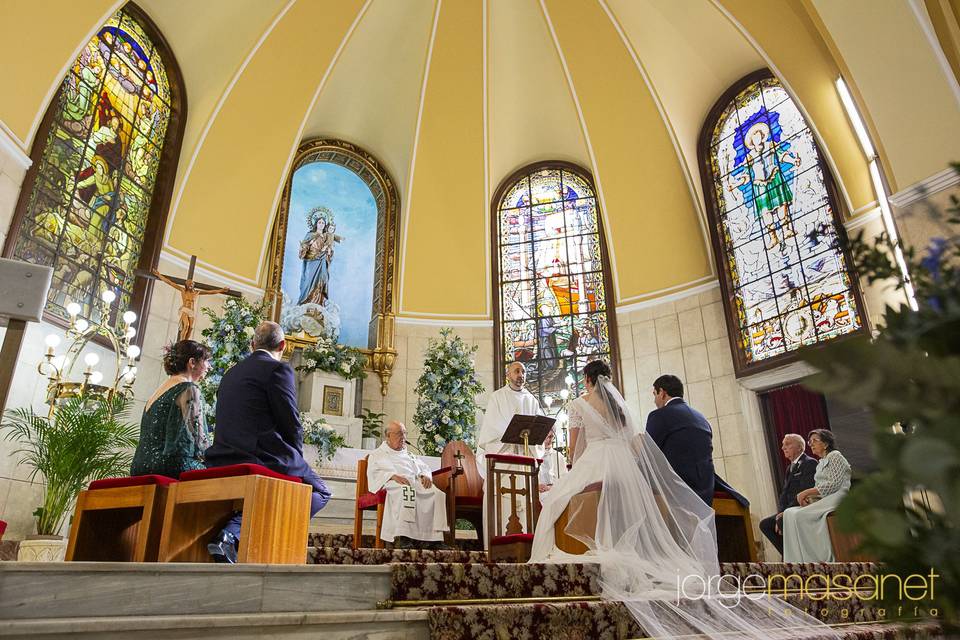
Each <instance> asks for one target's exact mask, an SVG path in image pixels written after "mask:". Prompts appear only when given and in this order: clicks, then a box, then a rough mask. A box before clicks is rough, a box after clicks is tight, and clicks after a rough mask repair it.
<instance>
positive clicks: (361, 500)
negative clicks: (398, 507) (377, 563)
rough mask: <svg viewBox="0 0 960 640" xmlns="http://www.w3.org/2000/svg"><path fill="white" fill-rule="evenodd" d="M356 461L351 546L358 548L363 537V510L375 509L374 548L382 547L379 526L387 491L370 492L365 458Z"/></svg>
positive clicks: (381, 521)
mask: <svg viewBox="0 0 960 640" xmlns="http://www.w3.org/2000/svg"><path fill="white" fill-rule="evenodd" d="M369 457H370V456H365V457H364V458H362V459H361V460H358V461H357V501H356V503H355V504H354V507H353V548H354V549H359V548H360V547H361V546H362V545H361V541H362V539H363V512H364V511H370V510H373V509H376V511H377V530H376V539H375V542H374V543H373V548H374V549H383V540H381V539H380V528H381V527H382V526H383V508H384V505H385V504H386V502H387V491H386V489H381V490H380V491H377V492H376V493H371V492H370V488H369V486H368V485H367V458H369Z"/></svg>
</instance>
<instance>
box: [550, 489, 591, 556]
mask: <svg viewBox="0 0 960 640" xmlns="http://www.w3.org/2000/svg"><path fill="white" fill-rule="evenodd" d="M602 491H603V483H602V482H594V483H593V484H590V485H587V486H586V487H584V489H583V491H581V492H580V493H578V494H576V495H575V496H573V497H571V498H570V502H569V503H568V504H567V507H566V509H564V510H563V513H561V514H560V517H559V518H557V522H556V524H554V526H553V537H554V542H555V544H556V545H557V548H558V549H560V551H565V552H566V553H571V554H574V555H582V554H584V553H586V552H587V551H588V548H587V545H585V544H583V543H582V542H580V540H578V539H577V538H575V537H574V536H572V535H570V534H579V535H582V536H588V537H590V538H593V537H594V536H595V535H596V532H597V509H598V507H599V506H600V494H601V493H602ZM574 514H576V525H575V526H574V527H573V528H570V517H571V516H572V515H574ZM568 528H569V529H570V530H569V531H568Z"/></svg>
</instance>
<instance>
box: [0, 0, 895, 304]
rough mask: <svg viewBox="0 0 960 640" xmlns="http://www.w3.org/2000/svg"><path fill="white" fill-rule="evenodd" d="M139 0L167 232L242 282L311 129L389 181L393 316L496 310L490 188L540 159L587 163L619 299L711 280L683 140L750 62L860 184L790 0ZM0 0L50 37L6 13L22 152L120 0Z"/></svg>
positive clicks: (865, 192) (691, 143)
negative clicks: (175, 68)
mask: <svg viewBox="0 0 960 640" xmlns="http://www.w3.org/2000/svg"><path fill="white" fill-rule="evenodd" d="M138 4H139V5H140V7H141V8H142V9H143V10H144V12H145V13H146V14H147V15H149V16H150V17H151V19H152V20H153V21H154V22H155V23H156V24H157V26H158V27H159V29H160V30H161V32H162V33H163V34H164V36H165V37H166V39H167V40H168V42H169V44H170V46H171V49H172V50H173V52H174V54H175V55H176V57H177V60H178V62H179V65H180V68H181V71H182V74H183V77H184V82H185V85H186V93H187V105H188V112H187V114H188V115H187V122H186V130H185V134H184V141H183V148H182V153H181V158H180V163H179V166H178V175H177V181H176V184H175V187H174V192H173V199H172V204H171V210H170V213H169V218H168V227H167V230H166V236H165V244H164V247H165V250H166V251H168V252H169V253H170V254H173V255H175V256H180V257H188V256H190V255H192V254H196V255H198V256H199V257H200V263H201V264H202V265H203V266H205V267H206V268H207V269H209V270H211V271H214V272H216V273H219V274H221V275H223V276H225V277H229V278H232V279H233V280H235V281H237V282H240V283H246V284H249V285H254V286H258V285H259V286H263V284H264V281H265V279H266V275H267V274H266V273H265V270H266V257H267V256H266V254H267V251H268V244H269V238H270V231H271V228H272V224H273V219H274V216H275V213H276V209H277V204H278V201H279V198H280V195H281V191H282V188H283V185H284V181H285V178H286V176H287V173H288V170H289V166H290V163H291V161H292V158H293V154H294V152H295V151H296V149H297V147H298V145H299V144H300V143H301V141H303V140H304V139H307V138H311V137H317V136H323V137H326V138H338V139H342V140H346V141H348V142H351V143H353V144H356V145H358V146H360V147H362V148H364V149H366V150H367V151H369V152H370V153H372V154H373V155H374V156H376V157H377V158H378V159H379V160H380V161H381V163H382V164H383V165H384V166H385V167H386V169H387V170H388V171H389V172H390V174H391V176H392V178H393V179H394V181H395V182H396V184H397V185H398V189H399V192H400V199H401V211H400V227H401V237H400V284H399V286H400V307H399V312H400V314H401V315H405V316H413V317H424V318H449V319H457V318H459V319H468V320H469V319H486V318H489V317H490V313H491V308H490V307H491V304H490V301H491V291H490V287H491V282H490V273H489V271H490V257H489V256H490V249H491V248H490V237H489V236H490V232H489V229H490V215H491V214H490V199H491V197H492V195H493V193H494V192H495V191H496V189H497V187H498V185H499V184H500V183H501V182H502V181H503V180H504V179H505V178H506V177H507V176H509V175H510V174H512V173H513V172H514V171H516V170H517V169H519V168H521V167H523V166H525V165H527V164H530V163H533V162H537V161H543V160H562V161H568V162H573V163H576V164H579V165H581V166H583V167H584V168H586V169H587V170H589V171H590V172H591V173H592V174H593V176H594V179H595V182H596V185H597V189H598V195H599V197H600V203H601V206H602V210H603V216H604V223H605V231H606V233H607V239H608V246H609V248H610V257H611V262H612V265H611V266H612V268H613V277H614V283H615V290H616V291H615V294H616V300H617V304H618V305H625V304H630V303H632V302H638V301H643V300H646V299H650V298H652V297H656V296H659V295H663V294H666V293H671V292H677V291H682V290H683V289H686V288H690V287H694V286H696V285H698V284H702V283H705V282H709V281H710V280H712V279H713V278H714V277H715V274H714V273H713V271H714V268H713V259H712V257H711V254H710V248H709V242H708V240H707V234H706V221H705V218H704V212H703V206H702V189H701V186H700V177H699V169H698V164H697V156H696V145H697V139H698V136H699V132H700V128H701V126H702V123H703V121H704V119H705V117H706V116H707V113H708V111H709V109H710V108H711V106H712V105H713V103H714V102H715V101H716V100H717V99H718V97H719V96H720V95H721V94H722V93H723V92H724V91H725V90H726V89H727V88H728V87H729V86H730V85H731V84H732V83H733V82H735V81H736V80H737V79H739V78H741V77H742V76H744V75H746V74H747V73H749V72H751V71H753V70H756V69H759V68H761V67H765V66H768V67H770V68H771V69H773V70H774V72H775V73H777V74H778V75H779V76H780V77H781V79H782V80H783V81H784V83H785V85H786V86H787V87H788V89H789V90H790V91H791V92H792V93H793V94H794V96H795V97H796V98H797V100H798V102H799V103H800V105H801V106H802V108H803V109H804V111H805V112H806V114H807V116H808V118H810V120H811V124H812V125H813V127H814V129H815V130H816V132H817V134H818V136H819V137H820V139H821V142H822V143H823V144H824V148H825V154H826V156H827V158H828V161H829V163H830V164H831V168H832V169H833V171H834V172H835V173H836V174H837V177H838V181H839V183H840V185H841V189H842V192H843V196H844V199H845V200H846V204H847V207H848V208H849V209H850V211H859V210H863V209H866V208H868V207H869V205H870V204H871V201H872V200H873V196H872V193H871V191H870V182H869V178H868V176H867V174H866V168H865V163H864V162H863V159H862V156H860V155H858V153H859V151H858V148H857V146H856V140H855V138H854V136H853V133H852V131H851V129H850V126H849V124H848V122H847V120H846V118H845V116H844V113H843V111H842V107H841V105H840V102H839V100H838V98H837V96H836V93H835V91H834V90H833V81H834V80H835V78H836V77H837V75H838V73H839V68H838V66H837V63H836V62H835V56H834V55H832V54H831V51H830V50H829V48H828V46H827V45H826V44H825V43H824V40H823V38H822V37H821V35H820V34H819V33H818V31H817V25H816V24H814V22H813V21H812V20H811V19H810V16H809V3H805V2H803V3H802V2H800V1H799V0H769V1H766V2H754V1H749V0H722V1H721V0H717V1H708V0H684V1H679V2H675V1H670V2H667V1H664V0H204V2H192V1H188V0H141V1H140V2H139V3H138ZM8 5H9V6H10V11H9V12H8V17H9V18H11V20H7V21H5V22H7V24H8V25H9V24H10V22H11V21H12V22H13V24H30V23H35V22H36V20H37V17H38V15H40V14H41V13H43V12H45V11H46V12H47V15H52V14H53V13H56V14H57V19H56V20H54V21H53V22H54V23H55V24H54V27H55V29H54V30H53V31H52V32H51V34H50V35H49V37H47V38H45V40H46V41H47V42H48V43H50V44H48V45H46V46H44V47H36V46H32V45H31V42H32V41H31V36H30V34H29V32H24V31H23V30H17V29H14V28H10V27H9V26H4V27H0V36H2V37H0V56H2V59H4V60H6V61H9V60H11V59H17V56H21V55H22V53H17V52H18V51H20V52H22V51H23V50H25V48H26V49H29V50H30V51H31V56H32V60H31V64H30V65H26V64H9V63H4V65H2V67H0V83H3V84H4V85H5V86H8V83H14V84H15V86H18V87H21V90H20V91H19V92H18V94H17V96H16V98H15V99H14V98H11V97H9V96H7V97H4V98H2V99H0V120H2V122H3V123H4V125H5V128H6V129H7V131H8V133H9V134H10V137H12V138H13V139H14V140H16V141H19V142H22V144H23V146H24V148H25V149H27V148H28V145H29V144H30V142H31V139H32V137H33V135H34V134H35V132H36V128H37V125H38V123H39V120H40V118H41V117H42V114H43V112H44V110H45V109H46V106H47V105H48V104H49V100H50V97H51V96H52V95H53V92H54V91H55V90H56V87H57V86H58V85H59V81H60V78H62V77H63V73H64V72H65V70H66V69H67V67H68V65H69V64H70V62H71V59H72V56H75V55H76V53H77V51H78V50H79V48H80V47H81V46H82V45H83V43H84V42H85V41H86V39H87V38H89V36H90V34H92V33H93V32H94V31H95V29H96V28H97V27H98V26H99V24H100V23H102V22H103V20H105V19H106V17H107V16H109V15H110V14H111V13H112V12H113V11H115V10H116V9H117V8H119V7H120V6H122V3H119V2H107V1H104V0H88V1H87V2H84V3H73V2H55V1H52V0H47V1H40V2H29V3H28V2H13V3H5V7H7V6H8ZM804 7H808V9H807V10H805V9H804ZM5 11H7V9H6V8H5ZM786 33H789V38H786V37H785V36H784V34H786ZM879 146H880V148H881V151H882V149H883V148H882V144H881V145H879Z"/></svg>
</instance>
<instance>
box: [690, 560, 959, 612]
mask: <svg viewBox="0 0 960 640" xmlns="http://www.w3.org/2000/svg"><path fill="white" fill-rule="evenodd" d="M939 577H940V574H938V573H935V572H934V569H932V568H931V569H930V573H929V574H926V575H923V574H919V573H914V574H910V575H908V576H906V577H902V576H900V575H897V574H895V573H879V574H870V573H864V574H861V575H858V576H851V575H850V574H847V573H835V574H831V575H827V574H823V573H811V574H809V575H807V576H806V577H804V576H802V575H799V574H796V573H787V574H783V573H775V574H771V575H769V576H762V575H759V574H756V573H752V574H749V575H747V576H744V577H741V576H739V575H731V574H723V575H716V576H710V577H709V578H707V577H705V576H702V575H697V574H691V575H688V576H684V577H681V576H680V575H677V604H678V605H679V604H680V602H681V600H700V599H702V598H706V597H711V598H717V599H718V600H719V601H720V603H721V604H722V605H723V606H725V607H728V608H733V607H736V606H737V605H739V604H740V600H741V599H743V598H746V599H748V600H762V599H764V598H768V597H770V596H774V595H782V596H786V595H791V596H799V597H807V598H809V599H810V600H812V601H814V602H821V601H828V600H832V601H846V600H859V601H862V602H876V601H881V600H884V599H885V597H886V596H888V595H890V594H891V589H893V591H892V593H894V594H896V595H898V596H899V600H900V601H901V602H907V603H908V604H907V607H908V609H907V611H908V613H909V607H911V606H912V607H913V608H914V610H915V611H914V612H915V614H917V615H918V614H919V611H920V607H919V605H916V604H913V605H911V604H909V603H918V602H920V601H923V600H933V598H934V595H935V588H936V579H937V578H939ZM772 612H773V611H771V613H772ZM840 613H841V615H844V613H843V611H842V610H841V612H840ZM876 613H877V615H878V616H880V617H881V618H882V617H886V610H884V609H879V610H878V611H877V612H876ZM924 613H925V614H926V615H930V616H934V617H936V616H937V615H939V611H938V610H937V609H935V608H932V609H928V610H924ZM902 614H903V606H901V607H900V611H899V612H898V615H902Z"/></svg>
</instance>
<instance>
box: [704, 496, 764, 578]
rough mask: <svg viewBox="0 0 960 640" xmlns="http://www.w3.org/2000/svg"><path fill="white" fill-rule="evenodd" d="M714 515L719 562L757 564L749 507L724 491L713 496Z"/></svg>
mask: <svg viewBox="0 0 960 640" xmlns="http://www.w3.org/2000/svg"><path fill="white" fill-rule="evenodd" d="M713 511H714V513H716V525H717V555H718V556H719V560H720V562H757V545H756V542H754V537H753V522H752V521H751V520H750V507H745V506H743V505H742V504H740V503H739V502H737V501H736V500H734V499H733V496H731V495H730V494H729V493H727V492H726V491H716V492H715V493H714V494H713Z"/></svg>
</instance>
